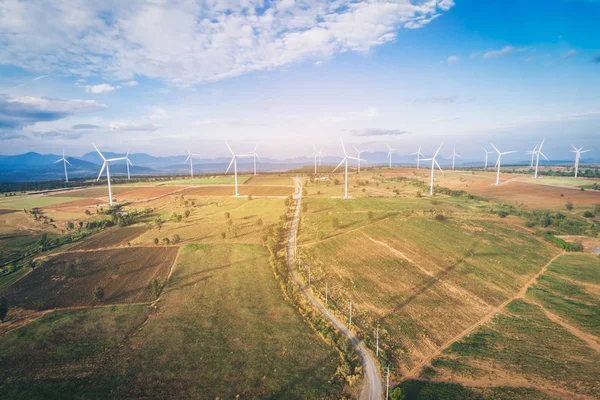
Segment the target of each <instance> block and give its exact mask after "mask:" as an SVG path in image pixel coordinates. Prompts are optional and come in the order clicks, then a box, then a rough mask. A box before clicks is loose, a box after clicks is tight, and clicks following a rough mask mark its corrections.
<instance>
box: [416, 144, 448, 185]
mask: <svg viewBox="0 0 600 400" xmlns="http://www.w3.org/2000/svg"><path fill="white" fill-rule="evenodd" d="M443 145H444V143H442V144H440V147H438V149H437V151H436V152H435V154H434V155H433V157H431V158H422V159H421V161H431V182H430V184H429V195H430V196H433V173H434V171H435V167H436V166H437V167H438V168H439V169H440V172H441V173H442V174H443V173H444V171H443V170H442V167H440V164H438V162H437V160H436V159H435V158H436V157H437V155H438V153H439V152H440V150H441V149H442V146H443Z"/></svg>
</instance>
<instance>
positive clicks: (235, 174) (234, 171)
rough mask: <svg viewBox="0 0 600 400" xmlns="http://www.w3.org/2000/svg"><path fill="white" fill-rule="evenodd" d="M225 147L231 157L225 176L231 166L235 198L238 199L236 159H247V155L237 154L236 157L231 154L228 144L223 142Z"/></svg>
mask: <svg viewBox="0 0 600 400" xmlns="http://www.w3.org/2000/svg"><path fill="white" fill-rule="evenodd" d="M225 145H226V146H227V148H228V149H229V152H230V153H231V155H232V157H231V162H230V163H229V166H228V167H227V171H225V174H227V173H228V172H229V169H230V168H231V165H232V164H233V175H234V177H235V197H239V193H238V178H237V159H238V157H249V155H248V154H238V155H236V154H235V153H234V152H233V150H231V147H230V146H229V143H227V142H225Z"/></svg>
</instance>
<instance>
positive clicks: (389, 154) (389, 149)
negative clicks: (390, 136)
mask: <svg viewBox="0 0 600 400" xmlns="http://www.w3.org/2000/svg"><path fill="white" fill-rule="evenodd" d="M386 146H387V148H388V160H389V161H390V169H392V153H393V152H394V151H398V149H392V148H391V147H390V145H389V144H387V143H386Z"/></svg>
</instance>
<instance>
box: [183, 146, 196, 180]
mask: <svg viewBox="0 0 600 400" xmlns="http://www.w3.org/2000/svg"><path fill="white" fill-rule="evenodd" d="M194 157H199V155H198V154H193V153H192V152H191V151H190V149H188V156H187V158H186V159H185V161H184V163H186V162H188V160H189V162H190V176H191V177H192V178H193V177H194Z"/></svg>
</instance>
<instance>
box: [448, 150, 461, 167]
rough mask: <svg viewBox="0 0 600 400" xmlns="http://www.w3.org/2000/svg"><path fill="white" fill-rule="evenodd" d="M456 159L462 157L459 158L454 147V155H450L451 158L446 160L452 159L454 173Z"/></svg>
mask: <svg viewBox="0 0 600 400" xmlns="http://www.w3.org/2000/svg"><path fill="white" fill-rule="evenodd" d="M456 157H458V158H461V156H459V155H458V154H456V147H454V149H453V150H452V154H451V155H450V157H447V158H446V159H447V160H449V159H452V171H454V162H455V161H456Z"/></svg>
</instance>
